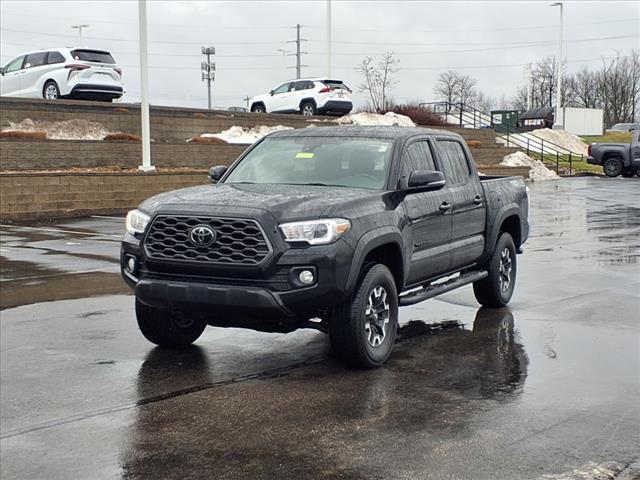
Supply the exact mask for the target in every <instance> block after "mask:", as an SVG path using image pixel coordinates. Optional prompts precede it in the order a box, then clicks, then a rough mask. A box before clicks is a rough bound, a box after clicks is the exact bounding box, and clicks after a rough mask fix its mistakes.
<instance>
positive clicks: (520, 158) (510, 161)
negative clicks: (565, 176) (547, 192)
mask: <svg viewBox="0 0 640 480" xmlns="http://www.w3.org/2000/svg"><path fill="white" fill-rule="evenodd" d="M500 165H502V166H505V167H529V168H530V169H531V170H530V171H529V178H530V179H531V180H533V181H534V182H539V181H543V180H557V179H558V178H560V177H559V176H558V174H556V172H554V171H553V170H549V169H548V168H547V167H546V166H545V165H544V163H542V162H541V161H540V160H536V159H534V158H531V157H529V156H528V155H527V154H526V153H524V152H515V153H512V154H511V155H507V156H506V157H504V159H503V160H502V162H501V163H500Z"/></svg>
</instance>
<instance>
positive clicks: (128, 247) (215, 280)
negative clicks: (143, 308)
mask: <svg viewBox="0 0 640 480" xmlns="http://www.w3.org/2000/svg"><path fill="white" fill-rule="evenodd" d="M132 257H133V258H134V259H135V262H136V268H135V270H134V272H130V271H129V270H128V268H127V262H128V260H129V259H130V258H132ZM352 258H353V250H352V248H351V247H350V246H349V245H348V244H347V243H346V242H344V241H342V240H338V241H337V242H335V243H334V244H331V245H324V246H313V247H306V248H289V249H287V250H286V251H284V252H281V253H278V254H276V255H275V256H274V260H273V261H272V264H271V265H269V266H267V267H266V268H265V269H256V270H255V271H247V270H246V269H243V270H234V269H232V268H231V269H230V268H229V267H228V266H227V267H226V268H225V269H224V270H216V269H215V268H208V267H202V268H196V267H192V266H189V265H160V264H158V263H156V262H151V261H148V260H147V259H145V257H144V249H142V248H140V240H139V239H137V238H135V237H133V236H131V235H128V234H127V235H125V238H124V240H123V242H122V248H121V262H120V263H121V272H122V276H123V278H124V280H125V281H126V282H127V284H128V285H129V286H130V287H131V288H132V289H133V290H134V291H135V294H136V298H137V299H138V300H139V301H141V302H142V303H144V304H146V305H149V306H152V307H156V308H163V309H170V310H177V311H185V312H189V314H193V315H197V316H199V317H201V318H202V319H203V320H204V321H206V322H207V323H209V324H210V325H215V326H233V327H243V328H252V329H254V330H263V331H282V332H286V331H292V330H295V329H296V328H300V326H301V325H302V324H303V323H305V322H307V321H308V319H309V318H313V317H317V316H319V313H320V312H322V311H324V310H326V309H327V308H330V307H332V306H333V305H336V304H338V303H341V302H343V301H344V300H345V299H346V298H347V296H348V292H346V284H347V277H348V272H349V268H350V265H351V259H352ZM307 268H308V269H312V270H313V271H314V272H315V276H316V282H315V283H314V284H312V285H311V286H302V285H300V284H299V283H297V282H296V277H297V275H296V273H297V272H299V271H300V270H301V269H307ZM292 272H293V274H292Z"/></svg>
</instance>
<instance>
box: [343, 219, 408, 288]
mask: <svg viewBox="0 0 640 480" xmlns="http://www.w3.org/2000/svg"><path fill="white" fill-rule="evenodd" d="M390 243H391V244H394V245H396V246H397V247H398V248H399V249H400V254H401V255H402V278H401V279H400V282H399V283H400V287H404V284H405V281H406V278H407V265H406V255H405V248H404V244H403V240H402V235H401V234H400V232H399V231H398V229H397V228H395V227H391V226H389V227H380V228H376V229H375V230H371V231H369V232H367V233H365V234H364V235H363V236H362V237H360V240H358V243H357V244H356V247H355V249H354V253H353V258H352V259H351V267H350V268H349V275H348V276H347V282H346V285H345V292H346V293H347V295H350V294H351V292H353V290H354V289H355V287H356V284H357V282H358V277H359V276H360V270H361V269H362V265H363V264H364V259H365V258H366V257H367V255H368V254H369V253H370V252H372V251H373V250H374V249H375V248H378V247H380V246H382V245H386V244H390Z"/></svg>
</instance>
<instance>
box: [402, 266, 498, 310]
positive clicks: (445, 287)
mask: <svg viewBox="0 0 640 480" xmlns="http://www.w3.org/2000/svg"><path fill="white" fill-rule="evenodd" d="M488 275H489V272H487V271H486V270H479V271H473V272H467V273H463V274H462V275H460V276H458V277H456V278H452V279H451V280H447V281H446V282H443V283H438V284H435V285H433V284H431V285H427V286H424V287H422V288H421V289H420V290H416V291H414V292H411V293H408V294H407V295H404V296H403V295H400V298H399V300H398V304H399V306H401V307H406V306H407V305H413V304H415V303H420V302H423V301H425V300H429V299H430V298H433V297H435V296H437V295H440V294H442V293H446V292H450V291H451V290H455V289H456V288H458V287H462V286H464V285H467V284H469V283H473V282H476V281H478V280H482V279H483V278H485V277H487V276H488Z"/></svg>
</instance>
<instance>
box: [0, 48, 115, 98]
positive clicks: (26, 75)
mask: <svg viewBox="0 0 640 480" xmlns="http://www.w3.org/2000/svg"><path fill="white" fill-rule="evenodd" d="M0 74H1V76H0V94H1V95H7V96H12V97H29V98H48V99H56V98H81V99H88V100H89V99H90V100H106V101H111V100H113V99H114V98H120V97H121V96H122V94H123V93H124V89H123V86H122V69H121V68H120V67H119V66H118V65H117V64H116V61H115V60H114V59H113V57H112V56H111V54H110V53H109V52H105V51H103V50H92V49H88V48H56V49H51V50H40V51H37V52H30V53H26V54H23V55H20V56H19V57H16V58H14V59H13V60H11V61H10V62H9V63H8V64H7V65H6V66H5V67H4V68H2V69H0Z"/></svg>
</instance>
